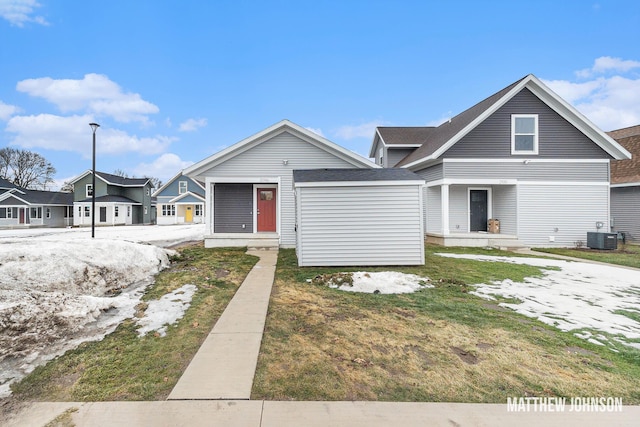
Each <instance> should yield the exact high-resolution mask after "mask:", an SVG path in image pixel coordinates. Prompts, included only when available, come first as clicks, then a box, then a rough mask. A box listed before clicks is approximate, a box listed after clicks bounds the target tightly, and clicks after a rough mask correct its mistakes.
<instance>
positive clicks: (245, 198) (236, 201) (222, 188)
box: [213, 184, 253, 233]
mask: <svg viewBox="0 0 640 427" xmlns="http://www.w3.org/2000/svg"><path fill="white" fill-rule="evenodd" d="M213 193H214V196H213V197H214V200H213V210H214V214H213V221H214V230H213V231H214V233H253V211H252V209H253V184H216V185H215V187H214V189H213ZM243 224H244V226H245V227H244V228H242V225H243Z"/></svg>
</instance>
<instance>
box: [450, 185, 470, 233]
mask: <svg viewBox="0 0 640 427" xmlns="http://www.w3.org/2000/svg"><path fill="white" fill-rule="evenodd" d="M449 231H450V232H451V233H468V232H469V187H467V186H466V185H452V186H450V187H449Z"/></svg>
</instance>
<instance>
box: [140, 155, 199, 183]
mask: <svg viewBox="0 0 640 427" xmlns="http://www.w3.org/2000/svg"><path fill="white" fill-rule="evenodd" d="M192 164H193V162H190V161H186V160H182V159H181V158H180V157H179V156H178V155H176V154H173V153H165V154H162V155H161V156H160V157H158V158H156V159H155V160H154V161H153V162H151V163H141V164H139V165H138V166H137V167H136V168H135V174H136V175H137V176H153V177H156V178H158V179H160V180H161V181H163V182H166V181H167V180H169V179H171V178H173V177H174V176H175V175H176V174H177V173H178V172H180V171H181V170H182V169H184V168H186V167H188V166H191V165H192Z"/></svg>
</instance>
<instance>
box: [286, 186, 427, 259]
mask: <svg viewBox="0 0 640 427" xmlns="http://www.w3.org/2000/svg"><path fill="white" fill-rule="evenodd" d="M297 191H298V198H299V204H298V205H299V211H298V230H299V233H300V236H299V244H300V246H299V247H298V254H299V257H298V263H299V265H302V266H338V265H345V266H346V265H421V264H423V263H424V243H423V239H424V237H423V230H422V226H421V222H422V219H421V214H422V212H421V209H420V191H421V187H420V186H418V185H411V186H366V187H300V188H298V189H297Z"/></svg>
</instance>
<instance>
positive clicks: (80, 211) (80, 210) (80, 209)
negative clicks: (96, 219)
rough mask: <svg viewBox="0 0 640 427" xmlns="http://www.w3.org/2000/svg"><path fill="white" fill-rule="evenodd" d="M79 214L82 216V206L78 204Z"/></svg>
mask: <svg viewBox="0 0 640 427" xmlns="http://www.w3.org/2000/svg"><path fill="white" fill-rule="evenodd" d="M78 216H82V206H78Z"/></svg>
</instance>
